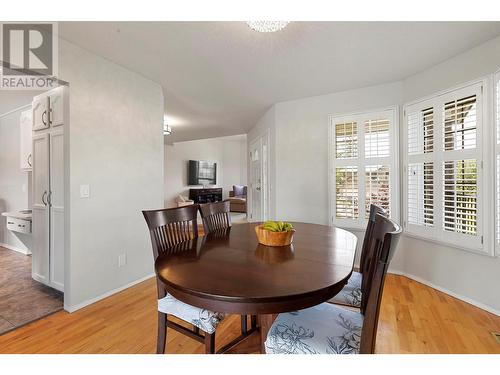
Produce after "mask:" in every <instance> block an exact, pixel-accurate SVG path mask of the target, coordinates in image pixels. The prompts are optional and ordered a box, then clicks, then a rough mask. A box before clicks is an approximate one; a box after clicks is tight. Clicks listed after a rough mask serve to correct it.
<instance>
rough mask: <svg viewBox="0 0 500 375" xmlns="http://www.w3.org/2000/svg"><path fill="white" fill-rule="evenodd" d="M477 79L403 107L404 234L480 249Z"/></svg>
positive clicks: (480, 157)
mask: <svg viewBox="0 0 500 375" xmlns="http://www.w3.org/2000/svg"><path fill="white" fill-rule="evenodd" d="M482 106H483V82H479V83H477V84H472V85H469V86H466V87H463V88H460V89H456V90H453V91H449V92H446V93H443V94H440V95H436V96H433V97H431V98H429V99H426V100H423V101H420V102H417V103H414V104H410V105H406V106H405V108H404V126H403V131H404V140H405V141H404V142H405V151H404V170H405V173H404V174H405V177H404V187H405V188H404V199H403V202H404V203H405V207H404V219H403V224H404V226H405V230H406V232H407V233H409V234H414V235H417V236H423V237H426V238H430V239H433V240H436V241H439V242H446V243H449V244H453V245H455V246H459V247H461V248H464V249H471V250H474V251H483V218H482V215H483V212H482V207H483V202H482V200H481V199H482V196H483V195H482V194H483V186H482V172H481V166H482V162H483V146H482V145H483V142H484V139H483V138H482V137H483V109H482Z"/></svg>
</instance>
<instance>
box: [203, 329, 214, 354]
mask: <svg viewBox="0 0 500 375" xmlns="http://www.w3.org/2000/svg"><path fill="white" fill-rule="evenodd" d="M205 354H215V332H214V333H205Z"/></svg>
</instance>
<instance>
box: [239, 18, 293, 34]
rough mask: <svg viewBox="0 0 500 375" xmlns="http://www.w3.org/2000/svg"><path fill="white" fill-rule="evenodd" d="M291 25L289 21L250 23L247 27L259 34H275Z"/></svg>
mask: <svg viewBox="0 0 500 375" xmlns="http://www.w3.org/2000/svg"><path fill="white" fill-rule="evenodd" d="M289 23H290V22H288V21H248V22H247V25H248V26H249V27H250V28H251V29H252V30H255V31H258V32H259V33H274V32H275V31H279V30H281V29H284V28H285V27H286V26H287V25H288V24H289Z"/></svg>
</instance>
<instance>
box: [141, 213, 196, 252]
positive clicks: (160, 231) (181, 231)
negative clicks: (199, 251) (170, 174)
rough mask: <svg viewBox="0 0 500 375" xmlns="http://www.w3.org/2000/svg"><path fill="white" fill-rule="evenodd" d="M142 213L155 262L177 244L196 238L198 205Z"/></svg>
mask: <svg viewBox="0 0 500 375" xmlns="http://www.w3.org/2000/svg"><path fill="white" fill-rule="evenodd" d="M142 213H143V215H144V218H145V219H146V223H147V225H148V228H149V234H150V236H151V245H152V248H153V256H154V260H155V261H156V259H157V258H158V256H159V255H160V254H163V253H166V252H167V253H168V252H169V251H171V249H172V247H174V246H175V245H177V244H178V243H180V242H184V241H189V240H191V239H193V238H197V237H198V224H197V222H196V219H197V216H198V205H190V206H184V207H178V208H169V209H161V210H151V211H142Z"/></svg>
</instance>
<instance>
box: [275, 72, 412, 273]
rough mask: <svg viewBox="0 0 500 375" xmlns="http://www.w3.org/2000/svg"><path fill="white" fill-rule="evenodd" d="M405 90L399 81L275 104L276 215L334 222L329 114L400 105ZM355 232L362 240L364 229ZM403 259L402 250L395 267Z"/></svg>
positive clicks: (394, 265) (319, 222)
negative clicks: (332, 212) (329, 159)
mask: <svg viewBox="0 0 500 375" xmlns="http://www.w3.org/2000/svg"><path fill="white" fill-rule="evenodd" d="M402 90H403V86H402V83H401V82H395V83H389V84H386V85H380V86H373V87H366V88H362V89H356V90H350V91H344V92H339V93H334V94H329V95H321V96H315V97H310V98H304V99H299V100H293V101H288V102H282V103H277V104H276V105H275V126H276V144H275V154H276V218H278V219H280V220H290V221H304V222H308V223H316V224H323V225H328V224H329V222H330V221H329V200H328V124H329V123H328V117H329V115H332V114H345V113H352V112H357V111H366V110H371V109H383V108H388V107H391V106H394V105H398V104H399V101H400V100H401V97H402V93H403V91H402ZM356 235H357V236H358V238H359V241H358V245H359V246H361V241H362V239H363V236H364V234H363V233H362V232H356ZM358 253H359V252H358ZM402 263H403V254H402V252H398V253H396V256H395V257H394V260H393V262H392V267H393V268H395V269H398V268H399V267H401V266H402Z"/></svg>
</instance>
